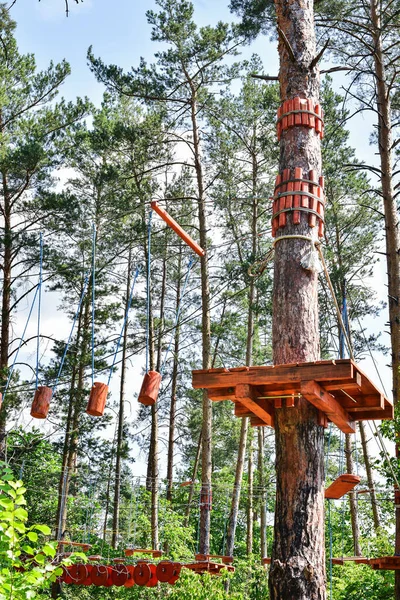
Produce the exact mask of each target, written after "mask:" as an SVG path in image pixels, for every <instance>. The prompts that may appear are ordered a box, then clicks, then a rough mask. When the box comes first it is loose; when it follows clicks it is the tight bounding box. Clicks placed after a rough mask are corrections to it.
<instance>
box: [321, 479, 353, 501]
mask: <svg viewBox="0 0 400 600" xmlns="http://www.w3.org/2000/svg"><path fill="white" fill-rule="evenodd" d="M360 481H361V477H359V476H358V475H351V474H350V473H345V474H344V475H339V477H338V478H337V479H335V481H334V482H333V483H331V485H330V486H329V487H328V488H327V489H326V490H325V498H327V499H330V500H339V499H340V498H343V496H344V495H345V494H347V493H348V492H351V491H352V490H353V489H354V488H355V487H356V485H358V484H359V483H360Z"/></svg>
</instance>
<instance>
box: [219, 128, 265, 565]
mask: <svg viewBox="0 0 400 600" xmlns="http://www.w3.org/2000/svg"><path fill="white" fill-rule="evenodd" d="M255 133H256V132H255ZM254 137H255V138H256V135H254ZM257 177H258V169H257V160H256V155H255V154H254V152H253V153H252V197H253V202H252V221H251V240H252V257H253V259H255V257H256V254H257V242H258V235H257V220H258V199H257ZM255 291H256V287H255V281H254V277H251V278H250V285H249V293H248V303H249V306H248V312H247V343H246V365H247V366H249V367H250V366H251V365H252V364H253V339H254V301H255ZM248 428H249V420H248V418H247V417H244V418H242V423H241V427H240V440H239V448H238V457H237V462H236V472H235V482H234V486H233V492H232V501H231V510H230V514H229V520H228V532H227V538H226V553H227V555H228V556H232V555H233V551H234V546H235V532H236V525H237V519H238V514H239V503H240V494H241V489H242V479H243V470H244V462H245V454H246V446H247V431H248Z"/></svg>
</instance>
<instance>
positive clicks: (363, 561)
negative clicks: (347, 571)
mask: <svg viewBox="0 0 400 600" xmlns="http://www.w3.org/2000/svg"><path fill="white" fill-rule="evenodd" d="M369 561H370V559H369V558H366V557H365V556H343V557H342V558H332V564H333V565H340V566H343V565H345V564H346V563H349V562H352V563H355V564H357V565H369Z"/></svg>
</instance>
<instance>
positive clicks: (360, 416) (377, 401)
mask: <svg viewBox="0 0 400 600" xmlns="http://www.w3.org/2000/svg"><path fill="white" fill-rule="evenodd" d="M192 376H193V379H192V384H193V387H194V388H196V389H199V388H203V389H206V390H207V393H208V397H209V398H210V400H212V401H213V402H220V401H223V400H231V401H232V402H234V404H235V415H236V416H237V417H250V422H251V425H253V426H255V427H257V426H270V427H273V426H274V416H275V411H276V410H279V409H280V408H282V407H286V408H293V407H295V406H296V403H297V402H298V398H300V397H304V398H306V399H307V400H308V401H309V402H310V403H311V404H313V405H314V406H315V407H316V408H318V410H319V411H320V412H319V415H320V416H319V422H320V423H321V424H324V425H326V422H327V421H328V420H329V421H332V423H335V425H337V426H338V427H339V429H341V430H342V431H343V432H344V433H354V432H355V421H368V420H372V421H373V420H382V419H393V405H392V403H391V402H390V401H389V400H388V399H387V398H386V397H385V396H384V395H383V394H382V393H381V391H380V390H379V389H378V388H377V387H376V386H375V385H374V384H373V383H372V381H370V380H369V379H368V377H367V376H366V375H365V374H364V373H363V372H362V371H361V369H360V368H359V366H358V365H356V364H355V363H354V362H353V361H352V360H350V359H340V360H322V361H316V362H312V363H294V364H287V365H275V366H268V367H238V368H233V369H208V370H200V371H193V372H192Z"/></svg>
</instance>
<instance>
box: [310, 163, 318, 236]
mask: <svg viewBox="0 0 400 600" xmlns="http://www.w3.org/2000/svg"><path fill="white" fill-rule="evenodd" d="M309 178H310V181H315V183H316V184H317V183H318V178H317V172H316V170H315V169H311V171H310V174H309ZM317 188H318V185H311V184H310V192H311V194H314V196H316V195H317ZM317 204H318V200H316V198H310V208H311V210H314V211H315V212H317ZM308 224H309V226H310V227H315V226H316V224H317V216H316V215H313V214H310V215H309V219H308Z"/></svg>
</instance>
